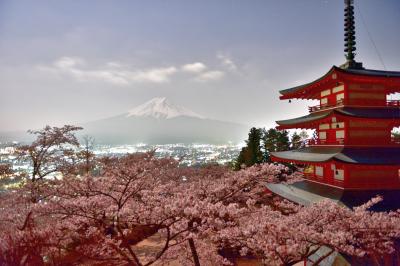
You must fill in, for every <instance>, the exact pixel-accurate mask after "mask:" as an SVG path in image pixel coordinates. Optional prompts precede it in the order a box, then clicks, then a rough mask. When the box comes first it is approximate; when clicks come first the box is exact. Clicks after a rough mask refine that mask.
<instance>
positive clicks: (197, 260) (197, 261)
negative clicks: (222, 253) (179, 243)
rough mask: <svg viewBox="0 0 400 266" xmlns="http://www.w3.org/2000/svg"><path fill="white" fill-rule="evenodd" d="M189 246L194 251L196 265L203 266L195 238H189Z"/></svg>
mask: <svg viewBox="0 0 400 266" xmlns="http://www.w3.org/2000/svg"><path fill="white" fill-rule="evenodd" d="M188 241H189V246H190V250H191V251H192V257H193V262H194V265H195V266H201V265H200V259H199V254H197V250H196V246H195V245H194V240H193V238H189V240H188Z"/></svg>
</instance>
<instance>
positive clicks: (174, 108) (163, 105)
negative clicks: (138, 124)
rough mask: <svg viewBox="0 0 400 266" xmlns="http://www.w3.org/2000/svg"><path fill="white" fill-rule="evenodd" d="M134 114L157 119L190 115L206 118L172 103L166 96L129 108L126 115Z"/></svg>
mask: <svg viewBox="0 0 400 266" xmlns="http://www.w3.org/2000/svg"><path fill="white" fill-rule="evenodd" d="M132 116H138V117H154V118H157V119H170V118H174V117H178V116H188V117H196V118H202V119H204V117H203V116H201V115H199V114H196V113H195V112H193V111H191V110H189V109H187V108H185V107H182V106H178V105H175V104H173V103H171V102H170V101H169V100H168V99H167V98H165V97H158V98H153V99H151V100H150V101H148V102H145V103H144V104H141V105H139V106H137V107H135V108H133V109H131V110H129V112H128V114H127V116H126V117H132Z"/></svg>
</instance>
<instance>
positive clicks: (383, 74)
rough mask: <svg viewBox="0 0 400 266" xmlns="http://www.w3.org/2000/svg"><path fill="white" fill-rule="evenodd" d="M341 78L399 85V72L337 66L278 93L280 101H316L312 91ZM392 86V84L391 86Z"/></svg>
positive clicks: (395, 89) (395, 90) (398, 88)
mask: <svg viewBox="0 0 400 266" xmlns="http://www.w3.org/2000/svg"><path fill="white" fill-rule="evenodd" d="M334 73H336V74H337V77H335V78H334V77H333V74H334ZM343 77H359V78H360V80H368V79H365V78H368V77H369V78H376V80H382V78H383V79H388V78H389V79H391V80H392V79H395V80H398V83H397V84H396V85H397V86H398V85H400V71H383V70H374V69H364V68H340V67H337V66H333V67H332V68H331V69H330V70H329V71H328V72H327V73H326V74H325V75H323V76H322V77H321V78H319V79H317V80H314V81H312V82H310V83H307V84H304V85H300V86H296V87H293V88H289V89H285V90H281V91H279V93H280V94H281V95H282V96H281V97H280V98H281V99H292V98H305V99H318V97H316V96H314V94H315V93H314V92H312V89H314V88H317V87H320V88H326V85H327V84H329V83H332V84H334V83H337V82H339V81H341V79H342V78H343ZM391 85H394V84H391ZM397 91H400V87H396V88H392V89H391V90H390V91H389V93H394V92H397Z"/></svg>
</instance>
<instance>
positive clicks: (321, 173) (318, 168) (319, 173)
mask: <svg viewBox="0 0 400 266" xmlns="http://www.w3.org/2000/svg"><path fill="white" fill-rule="evenodd" d="M315 175H316V176H320V177H323V176H324V168H323V167H322V166H316V167H315Z"/></svg>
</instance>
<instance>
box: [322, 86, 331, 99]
mask: <svg viewBox="0 0 400 266" xmlns="http://www.w3.org/2000/svg"><path fill="white" fill-rule="evenodd" d="M330 94H331V90H330V89H329V90H324V91H321V97H325V96H328V95H330ZM321 100H322V99H321Z"/></svg>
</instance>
